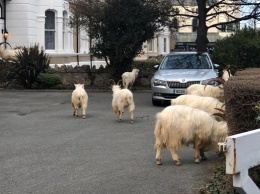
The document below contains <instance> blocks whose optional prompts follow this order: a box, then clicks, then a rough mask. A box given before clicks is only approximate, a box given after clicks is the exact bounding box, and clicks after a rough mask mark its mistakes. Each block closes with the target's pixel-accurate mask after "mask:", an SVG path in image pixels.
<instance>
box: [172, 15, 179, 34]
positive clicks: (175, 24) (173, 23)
mask: <svg viewBox="0 0 260 194" xmlns="http://www.w3.org/2000/svg"><path fill="white" fill-rule="evenodd" d="M172 27H173V28H174V29H175V31H176V32H178V29H179V24H178V19H177V18H173V20H172Z"/></svg>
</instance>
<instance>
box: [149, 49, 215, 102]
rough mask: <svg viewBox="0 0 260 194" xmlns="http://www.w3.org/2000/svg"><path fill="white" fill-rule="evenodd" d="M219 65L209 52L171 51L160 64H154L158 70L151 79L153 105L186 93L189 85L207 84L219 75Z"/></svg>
mask: <svg viewBox="0 0 260 194" xmlns="http://www.w3.org/2000/svg"><path fill="white" fill-rule="evenodd" d="M218 67H219V65H217V64H213V63H212V61H211V59H210V56H209V54H208V53H197V52H172V53H169V54H168V55H166V56H165V57H164V59H163V60H162V62H161V64H160V65H156V66H154V68H155V69H157V71H156V72H155V74H154V76H153V78H152V80H151V90H152V103H153V105H159V104H161V102H163V101H168V102H169V101H170V100H171V99H173V98H175V97H177V96H179V95H181V94H186V91H187V87H189V86H190V85H192V84H205V83H206V82H207V80H209V79H211V78H216V77H218ZM213 84H214V83H213Z"/></svg>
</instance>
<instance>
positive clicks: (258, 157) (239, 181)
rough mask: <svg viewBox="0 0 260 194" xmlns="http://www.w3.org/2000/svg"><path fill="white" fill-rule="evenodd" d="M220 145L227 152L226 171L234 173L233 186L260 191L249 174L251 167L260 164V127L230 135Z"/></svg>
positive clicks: (250, 190) (244, 189) (246, 190)
mask: <svg viewBox="0 0 260 194" xmlns="http://www.w3.org/2000/svg"><path fill="white" fill-rule="evenodd" d="M219 145H220V149H222V151H224V152H225V153H226V173H227V174H231V175H233V186H234V187H237V188H241V189H242V190H243V191H244V192H245V193H248V194H251V193H252V194H253V193H254V194H257V193H260V189H259V188H258V187H257V185H256V184H255V183H254V182H253V180H252V179H251V178H250V176H249V175H248V170H249V168H252V167H254V166H258V165H260V129H256V130H253V131H248V132H245V133H240V134H237V135H232V136H229V137H227V138H226V142H225V143H220V144H219Z"/></svg>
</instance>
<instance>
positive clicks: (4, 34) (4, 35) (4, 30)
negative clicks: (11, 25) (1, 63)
mask: <svg viewBox="0 0 260 194" xmlns="http://www.w3.org/2000/svg"><path fill="white" fill-rule="evenodd" d="M2 34H3V37H4V46H5V49H6V39H7V36H6V34H8V32H7V30H6V0H4V29H3V30H2Z"/></svg>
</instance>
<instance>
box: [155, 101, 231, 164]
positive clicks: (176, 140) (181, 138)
mask: <svg viewBox="0 0 260 194" xmlns="http://www.w3.org/2000/svg"><path fill="white" fill-rule="evenodd" d="M227 133H228V127H227V123H226V122H225V121H220V122H218V121H216V120H215V119H214V118H213V117H212V116H211V115H210V114H209V113H207V112H205V111H203V110H199V109H195V108H191V107H188V106H185V105H173V106H168V107H166V108H165V109H164V110H163V111H161V112H159V113H157V114H156V124H155V129H154V135H155V148H156V149H157V151H156V157H155V158H156V161H157V164H158V165H160V164H162V160H161V150H162V148H168V149H169V150H170V152H171V155H172V159H173V160H174V161H175V162H176V165H180V164H181V160H180V158H179V156H178V155H177V151H178V150H179V149H180V148H181V147H182V146H183V145H189V144H193V145H194V149H195V154H194V157H195V163H199V162H200V157H201V159H206V157H205V155H204V151H205V150H206V149H208V150H213V148H214V149H217V144H218V142H223V141H224V140H225V138H226V137H227Z"/></svg>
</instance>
